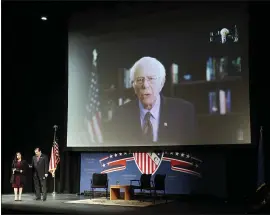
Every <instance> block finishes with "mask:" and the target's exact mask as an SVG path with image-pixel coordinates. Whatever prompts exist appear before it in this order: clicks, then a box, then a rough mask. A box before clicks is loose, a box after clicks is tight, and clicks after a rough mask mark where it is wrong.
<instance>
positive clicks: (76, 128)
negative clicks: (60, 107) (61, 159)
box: [67, 8, 251, 148]
mask: <svg viewBox="0 0 270 215" xmlns="http://www.w3.org/2000/svg"><path fill="white" fill-rule="evenodd" d="M203 14H205V15H203ZM247 14H248V13H247V10H246V9H243V8H237V9H235V8H233V9H230V8H227V9H224V8H220V9H214V8H211V9H204V10H202V9H198V8H197V9H194V10H193V9H192V8H189V9H188V10H185V9H181V11H177V10H175V11H173V12H170V13H164V14H157V15H149V17H146V16H145V17H138V18H137V19H131V18H130V19H129V20H128V19H126V20H123V21H121V20H119V22H113V24H112V23H111V24H110V25H109V24H108V25H105V24H103V25H102V26H99V29H105V30H106V28H108V30H107V32H105V33H103V34H101V33H96V34H94V33H93V32H94V30H93V29H92V28H91V26H90V25H89V24H88V22H87V20H89V18H88V19H87V14H84V17H83V16H80V18H78V17H76V16H74V17H73V18H72V19H71V24H70V29H69V38H68V39H69V43H68V113H67V114H68V117H67V121H68V123H67V147H75V148H76V147H93V148H95V147H136V146H159V147H162V146H178V145H221V144H222V145H223V144H250V142H251V140H250V139H251V138H250V110H249V68H248V15H247ZM85 16H86V17H85ZM89 17H90V15H89ZM88 25H89V26H88ZM78 26H80V27H78Z"/></svg>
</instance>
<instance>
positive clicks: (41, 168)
mask: <svg viewBox="0 0 270 215" xmlns="http://www.w3.org/2000/svg"><path fill="white" fill-rule="evenodd" d="M32 168H33V171H34V173H36V174H37V175H38V176H39V177H41V178H43V177H45V174H48V171H49V163H48V157H47V155H44V154H41V156H40V158H39V161H38V160H37V156H33V158H32Z"/></svg>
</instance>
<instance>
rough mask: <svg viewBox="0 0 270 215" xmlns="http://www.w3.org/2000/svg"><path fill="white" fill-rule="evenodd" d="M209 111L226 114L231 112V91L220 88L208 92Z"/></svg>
mask: <svg viewBox="0 0 270 215" xmlns="http://www.w3.org/2000/svg"><path fill="white" fill-rule="evenodd" d="M208 97H209V113H210V114H220V115H226V114H228V113H230V112H231V91H230V90H219V91H218V92H216V91H212V92H209V93H208Z"/></svg>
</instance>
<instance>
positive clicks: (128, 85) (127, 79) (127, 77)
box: [123, 68, 132, 89]
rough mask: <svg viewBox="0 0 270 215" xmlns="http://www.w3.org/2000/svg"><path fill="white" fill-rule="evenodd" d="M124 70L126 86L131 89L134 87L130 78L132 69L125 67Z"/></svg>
mask: <svg viewBox="0 0 270 215" xmlns="http://www.w3.org/2000/svg"><path fill="white" fill-rule="evenodd" d="M123 70H124V71H123V72H124V88H126V89H129V88H131V87H132V84H131V78H130V70H129V69H125V68H124V69H123Z"/></svg>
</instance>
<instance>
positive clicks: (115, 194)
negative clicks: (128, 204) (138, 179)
mask: <svg viewBox="0 0 270 215" xmlns="http://www.w3.org/2000/svg"><path fill="white" fill-rule="evenodd" d="M121 189H124V190H125V193H124V200H130V199H131V198H130V197H131V195H130V185H111V186H110V200H117V199H120V190H121Z"/></svg>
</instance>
